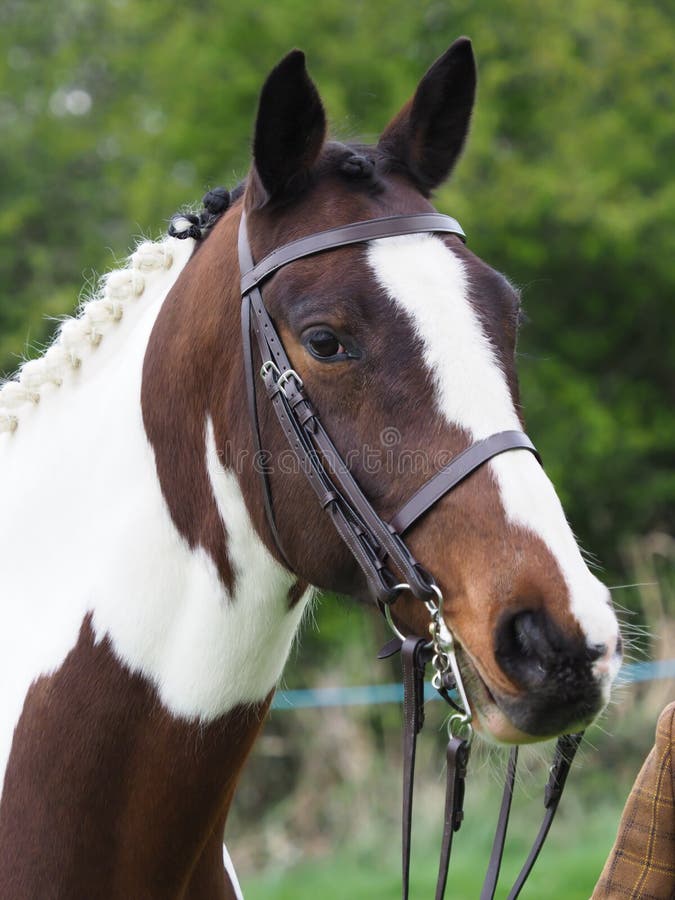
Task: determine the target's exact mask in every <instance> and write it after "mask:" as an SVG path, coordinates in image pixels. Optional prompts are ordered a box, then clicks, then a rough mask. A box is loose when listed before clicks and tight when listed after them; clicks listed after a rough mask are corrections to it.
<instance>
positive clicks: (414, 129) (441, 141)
mask: <svg viewBox="0 0 675 900" xmlns="http://www.w3.org/2000/svg"><path fill="white" fill-rule="evenodd" d="M475 94H476V63H475V60H474V56H473V50H472V49H471V41H470V40H469V39H468V38H464V37H462V38H458V39H457V40H456V41H455V42H454V43H453V44H452V45H451V46H450V47H449V48H448V49H447V50H446V51H445V53H444V54H443V56H441V57H439V58H438V59H437V60H436V62H435V63H434V64H433V65H432V66H431V68H430V69H429V71H428V72H427V73H426V75H425V76H424V78H423V79H422V80H421V81H420V83H419V85H418V87H417V90H416V91H415V96H414V97H413V98H412V100H409V101H408V103H406V105H405V106H404V107H403V109H402V110H401V112H400V113H399V114H398V115H397V116H396V117H395V118H394V119H392V121H391V122H390V123H389V125H388V126H387V127H386V128H385V130H384V132H383V134H382V137H381V138H380V143H379V147H380V150H382V151H383V153H384V154H386V155H387V156H389V157H390V158H392V160H393V161H394V162H396V163H398V164H401V165H403V166H404V167H405V169H406V170H407V172H408V173H409V174H410V175H411V176H412V178H413V180H414V181H415V183H416V184H417V186H418V188H419V189H420V190H421V191H422V193H423V194H425V195H428V194H430V193H431V191H432V190H433V189H434V188H435V187H437V186H438V185H439V184H441V182H443V181H444V180H445V179H446V178H447V176H448V175H449V174H450V170H451V169H452V167H453V166H454V164H455V162H456V161H457V158H458V156H459V154H460V153H461V152H462V147H463V146H464V141H465V140H466V136H467V134H468V131H469V121H470V119H471V111H472V109H473V102H474V97H475Z"/></svg>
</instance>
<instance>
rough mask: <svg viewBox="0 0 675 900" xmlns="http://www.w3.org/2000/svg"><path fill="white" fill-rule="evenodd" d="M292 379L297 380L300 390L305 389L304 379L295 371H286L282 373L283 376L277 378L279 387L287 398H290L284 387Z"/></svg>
mask: <svg viewBox="0 0 675 900" xmlns="http://www.w3.org/2000/svg"><path fill="white" fill-rule="evenodd" d="M290 378H293V379H295V383H296V385H297V386H298V390H301V389H302V387H303V383H302V378H301V377H300V376H299V375H298V373H297V372H296V371H295V369H286V371H285V372H282V373H281V375H280V376H279V377H278V378H277V387H278V388H279V390H280V391H282V392H283V394H284V396H285V397H288V394H287V393H286V391H285V390H284V385H285V384H286V382H287V381H288V380H289V379H290Z"/></svg>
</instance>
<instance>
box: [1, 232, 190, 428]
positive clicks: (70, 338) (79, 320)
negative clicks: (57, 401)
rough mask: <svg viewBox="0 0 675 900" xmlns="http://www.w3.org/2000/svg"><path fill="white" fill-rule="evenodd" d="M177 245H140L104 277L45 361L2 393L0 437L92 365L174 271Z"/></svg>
mask: <svg viewBox="0 0 675 900" xmlns="http://www.w3.org/2000/svg"><path fill="white" fill-rule="evenodd" d="M173 243H174V242H173V239H171V238H169V239H164V240H161V241H157V242H153V241H144V242H143V243H141V244H139V245H138V247H137V248H136V250H135V251H134V252H133V253H132V254H131V256H130V257H129V259H128V261H127V265H126V266H125V268H123V269H116V270H114V271H112V272H109V273H108V274H107V275H104V276H103V277H102V278H101V279H100V281H99V283H98V286H97V288H96V290H95V291H94V293H93V294H92V295H91V296H90V297H89V298H88V299H86V300H85V301H84V302H83V303H82V304H81V306H80V308H79V310H78V312H77V314H76V315H75V316H73V317H69V318H67V319H65V320H64V321H63V322H62V324H61V326H60V328H59V330H58V331H57V333H56V337H55V338H54V340H53V342H52V344H51V346H50V347H49V348H48V349H47V351H46V352H45V353H44V355H43V356H41V357H39V358H38V359H32V360H29V361H28V362H25V363H24V364H23V365H22V366H21V367H20V368H19V370H18V371H17V372H16V374H15V376H14V377H13V378H12V379H10V380H9V381H6V382H5V383H4V384H3V385H2V387H0V432H3V431H9V432H12V431H15V430H16V429H17V428H18V426H19V424H20V422H21V417H22V413H24V412H25V411H26V409H29V408H30V407H31V406H35V405H36V404H38V403H39V402H40V400H41V397H42V394H43V392H44V390H45V388H47V387H57V388H60V387H62V386H65V384H66V383H67V381H68V377H69V375H71V374H72V372H73V370H75V369H78V368H80V366H82V365H84V364H85V363H86V360H87V358H88V356H89V355H90V354H91V353H93V352H94V351H95V349H96V347H97V346H98V345H99V344H100V343H101V341H102V340H103V338H104V337H105V336H106V335H107V334H108V332H109V331H111V330H112V329H113V328H114V326H115V325H116V324H117V323H118V322H119V321H120V320H121V318H122V316H123V315H124V314H125V310H126V309H127V307H130V306H133V305H135V304H138V303H139V301H140V299H141V297H142V295H143V294H144V292H145V291H146V290H147V289H148V288H150V287H151V286H152V283H153V276H155V275H156V274H157V273H159V272H162V271H165V270H168V269H170V268H171V267H172V265H173V262H174V254H173V250H172V246H173Z"/></svg>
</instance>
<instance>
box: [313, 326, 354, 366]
mask: <svg viewBox="0 0 675 900" xmlns="http://www.w3.org/2000/svg"><path fill="white" fill-rule="evenodd" d="M307 346H308V347H309V351H310V353H311V354H312V356H316V357H317V358H318V359H334V358H335V357H336V356H337V357H339V356H347V355H348V354H347V351H346V350H345V348H344V347H343V346H342V344H341V343H340V341H339V339H338V338H337V337H336V336H335V335H334V334H333V332H332V331H315V332H314V334H312V336H311V337H310V338H309V339H308V341H307Z"/></svg>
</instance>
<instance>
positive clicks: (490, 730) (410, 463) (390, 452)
mask: <svg viewBox="0 0 675 900" xmlns="http://www.w3.org/2000/svg"><path fill="white" fill-rule="evenodd" d="M475 84H476V73H475V65H474V59H473V54H472V50H471V45H470V43H469V42H468V41H467V40H465V39H460V40H458V41H456V42H455V43H454V44H453V45H452V46H451V47H450V49H449V50H448V51H447V52H446V53H445V54H444V55H443V56H441V57H440V59H438V60H437V62H436V63H434V65H433V66H432V67H431V68H430V69H429V71H428V72H427V73H426V75H425V76H424V77H423V79H422V80H421V82H420V84H419V86H418V87H417V90H416V92H415V94H414V96H413V97H412V99H411V100H410V101H409V102H408V103H407V104H406V105H405V106H404V107H403V109H402V110H401V111H400V112H399V114H398V115H397V116H396V117H395V118H394V119H393V120H392V121H391V122H390V124H389V125H388V126H387V127H386V128H385V130H384V132H383V134H382V136H381V137H380V140H379V141H378V143H377V144H376V145H374V146H365V145H356V144H344V143H340V142H337V141H332V140H328V139H327V137H326V119H325V114H324V109H323V105H322V102H321V100H320V97H319V94H318V92H317V89H316V87H315V86H314V84H313V83H312V81H311V79H310V78H309V76H308V74H307V71H306V68H305V61H304V56H303V54H302V53H300V52H299V51H293V52H292V53H290V54H289V55H288V56H286V57H285V58H284V59H283V60H282V61H281V62H280V63H279V65H278V66H277V67H276V68H275V69H274V70H273V71H272V72H271V74H270V75H269V77H268V79H267V81H266V83H265V85H264V87H263V89H262V94H261V98H260V104H259V109H258V115H257V121H256V124H255V134H254V140H253V164H252V168H251V171H250V174H249V176H248V178H247V180H246V184H245V190H242V191H240V192H239V196H237V198H236V202H234V203H233V204H232V206H231V207H230V209H229V210H228V211H227V212H226V213H225V214H224V215H223V216H222V217H221V218H220V220H219V221H218V222H217V224H216V225H215V226H214V227H213V228H212V231H211V233H210V235H209V238H208V240H206V241H205V242H204V243H203V245H202V246H200V248H199V251H198V253H196V254H195V256H194V258H193V260H192V261H191V263H190V265H189V266H187V267H186V269H185V271H184V272H183V273H182V275H181V277H180V278H179V279H178V282H177V284H176V287H175V288H174V295H175V296H174V298H173V302H171V301H172V298H171V296H170V297H169V300H168V301H167V303H166V304H165V309H164V310H163V311H162V314H161V315H160V317H159V319H158V323H157V326H156V329H157V328H159V337H160V338H161V340H160V341H159V344H160V345H161V346H162V347H166V346H170V347H171V348H172V351H175V353H177V354H179V355H182V357H184V356H185V354H187V353H189V354H191V355H192V358H193V359H194V360H196V361H195V362H193V363H191V365H192V366H193V368H195V372H196V380H197V381H198V382H199V383H200V385H201V388H200V390H201V392H202V394H203V397H204V407H203V411H204V410H205V411H206V412H207V413H208V416H209V421H210V423H212V428H213V440H214V441H215V446H216V448H217V453H218V459H219V463H220V465H222V466H223V467H224V468H225V469H226V470H229V471H231V472H234V473H235V474H236V477H237V480H238V482H239V485H240V488H241V491H242V494H243V497H244V499H245V503H246V507H247V509H248V512H249V515H250V518H251V521H252V523H253V526H254V528H255V530H256V532H257V534H258V536H259V537H260V538H261V539H262V541H263V542H264V544H265V545H266V546H267V548H268V550H269V551H270V553H271V554H272V555H274V556H275V557H276V559H277V560H278V561H279V562H280V563H282V564H283V565H284V566H285V567H286V568H291V569H292V571H293V573H294V574H295V575H296V576H297V579H298V582H297V584H299V585H301V586H302V585H305V584H309V585H314V586H317V587H319V588H321V589H324V590H327V591H336V592H340V593H343V594H348V595H351V596H354V597H357V598H363V599H368V588H367V585H366V582H365V580H364V577H363V574H362V572H361V570H360V569H359V567H358V565H357V564H356V561H355V559H354V556H353V555H352V554H351V553H350V551H349V550H348V549H347V547H346V546H345V544H344V543H343V542H342V541H341V540H340V538H339V536H338V534H337V532H336V531H335V528H334V527H333V524H332V523H331V521H330V519H329V518H328V517H327V516H326V515H325V513H324V511H323V510H322V508H321V505H320V504H319V503H318V502H317V500H316V497H315V495H314V494H313V492H312V490H311V488H310V486H309V485H308V483H307V479H306V477H305V474H304V473H303V472H302V471H301V467H299V466H298V465H297V464H296V463H297V460H296V459H295V457H293V455H292V454H290V455H289V451H288V443H287V440H286V438H285V436H284V434H283V432H282V429H281V428H280V426H279V423H278V421H277V420H276V418H275V416H274V414H273V412H272V409H271V404H269V403H268V401H267V398H266V397H265V396H264V390H263V389H262V383H261V382H259V383H258V384H257V387H256V393H257V409H258V412H257V416H258V421H259V425H258V427H259V431H260V435H261V439H262V444H263V446H264V448H265V459H263V460H260V459H259V458H256V452H255V447H254V445H253V443H252V437H251V424H250V422H249V417H248V414H247V410H246V400H245V394H246V390H245V385H244V374H243V349H242V342H241V336H240V332H239V328H238V317H239V303H240V298H239V292H238V290H237V289H236V287H233V279H234V280H236V276H237V275H238V264H237V254H236V244H237V232H238V228H239V224H240V220H241V216H242V213H243V212H244V211H245V213H246V217H247V231H248V236H249V240H250V246H251V250H252V253H253V257H254V259H256V260H260V259H262V258H263V257H264V256H265V255H266V254H268V253H269V252H271V251H273V250H275V249H276V248H278V247H280V246H281V245H284V244H287V243H289V242H290V241H293V240H296V239H299V238H302V237H305V236H307V235H312V234H315V233H316V232H320V231H323V230H325V229H328V228H334V227H338V226H343V225H348V224H350V223H353V222H360V221H364V220H369V219H374V218H379V217H386V216H401V215H405V216H409V215H414V214H422V213H428V212H433V211H434V208H433V206H432V205H431V202H430V199H429V197H430V195H431V193H432V191H433V190H434V189H435V188H437V187H438V186H439V185H440V184H441V183H442V182H443V181H444V180H445V179H446V177H447V176H448V174H449V173H450V171H451V170H452V168H453V166H454V164H455V162H456V160H457V158H458V156H459V154H460V152H461V150H462V147H463V145H464V142H465V138H466V135H467V132H468V128H469V120H470V116H471V112H472V106H473V100H474V93H475ZM264 300H265V306H266V308H267V310H268V312H269V315H270V316H271V319H272V321H273V322H274V323H275V326H276V329H277V331H278V333H279V335H280V337H281V340H282V343H283V346H284V348H285V352H286V354H287V355H288V357H289V359H290V361H291V363H292V366H293V369H294V370H295V372H297V373H298V374H299V376H300V377H301V379H302V382H303V383H304V388H305V391H306V394H307V395H308V397H309V398H311V402H312V404H313V405H314V407H315V408H316V410H317V411H318V414H319V415H320V417H321V421H322V422H323V424H324V426H325V428H326V430H327V431H328V433H329V434H330V435H331V437H332V440H333V442H334V444H335V445H336V447H337V449H338V451H339V453H340V455H341V456H342V458H343V459H344V460H345V461H346V463H347V465H348V468H349V470H350V472H351V473H352V475H353V476H354V478H355V479H356V481H357V482H358V484H359V486H360V487H361V489H362V491H363V492H364V494H365V495H366V496H367V497H368V499H369V500H370V502H371V503H372V505H373V507H374V508H375V509H376V510H377V513H378V515H379V516H380V517H381V518H382V519H383V520H384V521H390V520H391V518H392V517H393V516H394V515H395V513H396V511H397V510H398V509H399V508H400V507H401V505H402V504H403V503H404V502H405V501H406V500H407V499H408V498H409V497H410V496H411V495H412V494H413V493H414V492H415V491H416V490H417V489H418V488H419V487H420V486H421V485H422V484H423V483H424V482H425V481H426V480H427V479H428V478H429V477H430V475H432V474H433V473H434V472H435V471H436V470H437V469H439V468H440V467H441V466H442V465H444V464H445V463H447V461H448V460H449V459H451V458H454V457H456V456H457V455H458V454H459V453H460V452H461V451H463V450H464V449H466V448H467V447H469V446H470V445H471V444H472V443H474V442H476V441H478V440H481V439H483V438H485V437H487V436H489V435H491V434H493V433H495V432H499V431H502V430H509V429H510V430H517V431H519V430H522V428H523V418H522V413H521V406H520V399H519V393H518V379H517V373H516V365H515V352H516V341H517V335H518V322H519V312H520V298H519V294H518V292H517V290H515V289H514V287H513V286H512V285H511V284H510V282H509V281H508V280H507V278H506V277H504V275H502V274H500V273H499V272H497V271H495V270H494V269H493V268H491V267H490V265H489V264H488V263H486V262H484V261H483V260H481V259H480V258H479V257H478V256H476V255H475V254H474V253H473V252H472V251H471V250H470V249H469V247H468V246H466V245H465V244H464V243H463V242H462V240H461V239H460V237H458V236H457V235H433V234H429V233H422V234H420V233H418V234H409V235H405V236H399V237H390V238H382V239H377V240H372V241H369V242H367V243H365V244H363V243H361V244H356V245H353V246H343V247H339V248H335V249H332V250H330V251H329V252H324V253H320V254H316V255H312V256H308V257H304V258H301V259H298V260H297V261H295V262H292V263H290V264H288V265H286V266H284V267H283V268H281V269H280V270H279V271H277V272H276V273H275V274H274V276H273V277H271V278H269V279H268V280H267V282H266V283H265V287H264ZM172 309H174V313H173V314H172V312H171V310H172ZM178 311H180V313H179V312H178ZM167 319H168V322H167ZM156 344H157V342H156ZM151 351H152V344H151V347H150V351H149V360H147V359H146V382H147V381H152V378H151V376H152V365H153V359H154V360H155V362H156V357H157V354H156V353H155V355H154V356H153V354H152V352H151ZM254 352H257V351H254ZM170 356H171V354H170ZM174 358H175V354H174ZM259 368H260V359H255V360H254V370H255V371H257V370H258V369H259ZM167 377H169V376H167ZM167 402H169V401H167ZM171 403H172V404H175V403H176V399H175V397H174V398H173V399H172V401H171ZM187 403H188V401H187V400H186V404H187ZM157 405H158V397H157V396H156V395H155V396H154V406H155V407H156V406H157ZM160 405H161V404H160ZM146 407H149V404H148V403H146ZM188 418H189V415H188ZM152 420H153V414H152V413H151V412H148V411H147V409H146V427H148V425H149V427H148V432H149V434H150V437H151V439H152V436H153V423H152ZM200 428H203V422H198V423H197V425H196V426H195V429H194V432H195V435H196V434H197V433H198V432H199V430H200ZM174 461H175V460H174ZM261 464H262V465H264V467H265V468H266V469H267V470H268V479H269V485H270V494H271V497H272V502H273V506H274V517H275V520H276V527H277V530H278V537H277V538H276V539H275V537H274V536H273V534H272V531H271V530H270V525H269V522H268V520H267V518H266V516H265V511H264V503H263V493H262V488H261V483H260V479H259V477H258V473H257V472H256V468H258V467H259V466H260V465H261ZM161 474H162V473H161V468H160V477H161ZM188 494H190V490H186V494H185V497H184V503H183V505H186V504H187V506H189V505H190V503H191V502H192V500H191V499H190V496H188ZM191 496H192V497H194V496H197V495H196V494H195V492H194V491H192V494H191ZM169 505H170V506H171V503H170V504H169ZM174 506H175V508H176V510H178V506H180V503H176V504H174ZM181 509H182V507H181ZM183 514H184V510H183V512H179V511H177V512H175V514H174V520H175V519H176V518H177V517H178V518H180V516H181V515H183ZM406 541H407V544H408V546H409V548H410V549H411V551H412V553H413V554H414V556H415V557H416V559H417V560H419V562H420V563H421V564H422V566H423V567H424V569H425V570H426V571H428V572H430V573H432V574H433V576H434V578H435V580H436V583H437V585H438V587H439V589H440V592H441V593H442V597H443V603H442V615H443V618H444V621H445V624H446V625H447V628H448V629H449V630H450V631H451V632H452V634H453V635H454V636H455V639H456V641H457V643H458V645H459V651H458V652H459V662H460V667H461V670H462V672H463V675H464V678H465V679H466V681H467V685H468V691H469V699H470V703H471V706H472V709H473V712H474V714H475V717H476V719H477V723H478V727H479V728H480V729H481V730H482V731H483V732H484V733H485V734H486V735H488V736H491V737H492V738H494V739H497V740H500V741H509V742H510V741H516V742H523V741H528V740H534V739H540V738H544V737H550V736H552V735H554V734H557V733H561V732H564V731H569V730H571V729H578V728H581V727H583V726H584V725H585V724H587V723H588V722H589V721H591V720H592V719H593V718H594V717H595V716H596V715H597V714H598V713H599V711H600V710H601V709H602V708H603V707H604V705H605V703H606V702H607V698H608V692H609V688H610V685H611V682H612V680H613V678H614V676H615V674H616V672H617V669H618V666H619V662H620V655H621V640H620V636H619V631H618V627H617V622H616V618H615V615H614V613H613V611H612V608H611V604H610V599H609V594H608V591H607V589H606V588H605V587H604V586H603V585H602V584H601V583H600V582H599V581H598V579H597V578H596V577H595V576H594V575H593V574H592V573H591V572H590V571H589V570H588V568H587V566H586V564H585V563H584V561H583V559H582V556H581V554H580V552H579V549H578V547H577V544H576V541H575V539H574V537H573V535H572V532H571V530H570V528H569V526H568V524H567V522H566V520H565V516H564V513H563V510H562V508H561V505H560V502H559V500H558V498H557V496H556V493H555V490H554V488H553V486H552V484H551V482H550V481H549V479H548V478H547V476H546V474H545V472H544V470H543V469H542V467H541V466H540V464H539V463H538V462H537V460H536V458H535V457H534V456H533V455H532V453H530V452H528V451H527V450H525V449H519V450H518V449H517V450H512V451H510V452H508V453H504V454H502V455H500V456H498V457H495V458H494V459H492V460H490V461H489V462H488V463H486V464H485V465H483V466H482V467H481V468H480V469H478V470H477V471H475V472H474V473H473V474H472V475H471V477H470V478H467V479H465V480H464V481H463V482H462V483H461V484H459V486H458V487H457V488H456V489H455V490H454V491H452V492H451V493H448V494H446V495H445V496H444V497H443V498H442V499H441V500H440V501H439V502H438V503H436V504H435V505H434V506H433V507H432V508H431V509H429V510H428V511H427V512H426V513H425V515H424V516H422V517H421V518H420V519H419V520H418V521H417V522H415V523H414V525H413V526H412V527H411V528H410V530H409V532H408V533H407V534H406ZM280 546H281V547H283V556H282V555H281V551H280ZM284 557H285V558H284ZM301 593H302V591H301V590H300V589H299V588H297V587H296V589H295V591H292V592H291V600H289V602H292V600H293V598H294V597H295V598H296V599H297V597H298V596H299V595H300V594H301ZM392 615H393V618H394V621H395V622H396V624H397V626H398V628H399V629H400V631H402V632H404V633H416V634H425V633H427V629H428V613H427V611H426V609H425V607H424V605H423V604H421V603H419V602H418V601H417V600H416V599H415V598H414V597H413V596H411V594H410V593H405V592H404V593H402V594H401V596H400V597H399V598H398V599H397V600H396V602H395V603H394V604H393V606H392Z"/></svg>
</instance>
